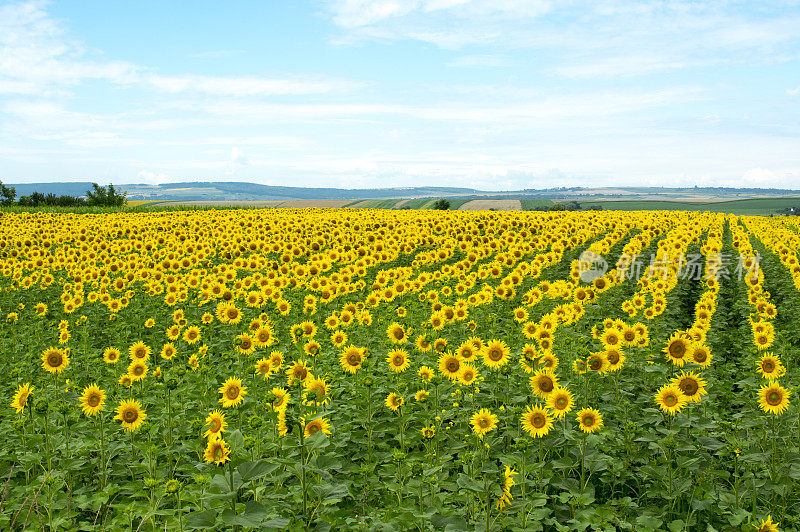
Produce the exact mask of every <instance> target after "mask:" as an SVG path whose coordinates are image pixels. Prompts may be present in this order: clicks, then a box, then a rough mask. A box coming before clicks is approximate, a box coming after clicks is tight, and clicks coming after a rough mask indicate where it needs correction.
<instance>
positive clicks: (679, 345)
mask: <svg viewBox="0 0 800 532" xmlns="http://www.w3.org/2000/svg"><path fill="white" fill-rule="evenodd" d="M669 352H670V354H671V355H672V356H674V357H675V358H683V355H685V354H686V346H685V345H684V344H683V342H682V341H675V342H672V343H671V344H669Z"/></svg>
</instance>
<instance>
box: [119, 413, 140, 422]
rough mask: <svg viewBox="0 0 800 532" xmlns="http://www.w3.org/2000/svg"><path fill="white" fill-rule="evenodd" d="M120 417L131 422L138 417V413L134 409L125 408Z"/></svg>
mask: <svg viewBox="0 0 800 532" xmlns="http://www.w3.org/2000/svg"><path fill="white" fill-rule="evenodd" d="M122 419H124V420H125V422H126V423H133V422H134V421H136V420H137V419H139V413H138V412H137V411H136V410H126V411H125V412H124V413H123V414H122Z"/></svg>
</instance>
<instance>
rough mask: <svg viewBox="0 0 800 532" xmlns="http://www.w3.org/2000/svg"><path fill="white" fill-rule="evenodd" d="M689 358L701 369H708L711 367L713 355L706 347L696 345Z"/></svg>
mask: <svg viewBox="0 0 800 532" xmlns="http://www.w3.org/2000/svg"><path fill="white" fill-rule="evenodd" d="M689 358H690V359H691V361H692V362H694V363H695V364H697V365H698V366H700V367H701V368H707V367H708V366H710V365H711V359H712V358H713V355H712V354H711V351H709V350H708V348H707V347H706V346H704V345H695V346H694V348H693V349H692V351H691V355H689Z"/></svg>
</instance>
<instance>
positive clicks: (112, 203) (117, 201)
mask: <svg viewBox="0 0 800 532" xmlns="http://www.w3.org/2000/svg"><path fill="white" fill-rule="evenodd" d="M126 195H127V192H124V193H122V194H118V193H117V191H116V190H114V185H108V187H107V188H106V187H101V186H100V185H98V184H97V183H92V190H87V191H86V204H87V205H89V206H90V207H94V206H97V207H118V206H120V205H122V204H123V203H125V196H126Z"/></svg>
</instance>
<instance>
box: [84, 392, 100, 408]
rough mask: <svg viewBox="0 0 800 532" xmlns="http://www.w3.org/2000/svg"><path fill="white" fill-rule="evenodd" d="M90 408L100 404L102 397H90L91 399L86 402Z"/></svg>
mask: <svg viewBox="0 0 800 532" xmlns="http://www.w3.org/2000/svg"><path fill="white" fill-rule="evenodd" d="M86 402H87V403H88V405H89V406H91V407H92V408H94V407H96V406H97V405H99V404H100V396H99V395H90V396H89V399H88V400H87V401H86Z"/></svg>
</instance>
